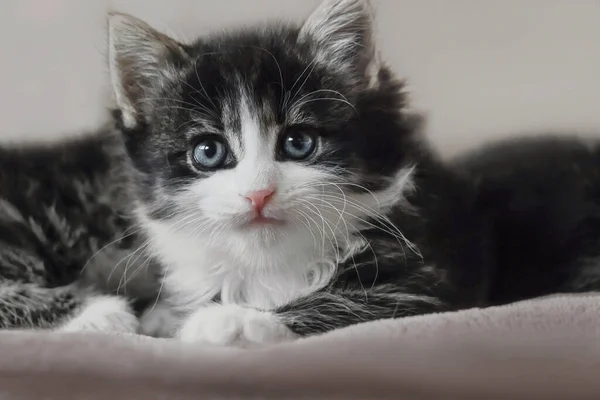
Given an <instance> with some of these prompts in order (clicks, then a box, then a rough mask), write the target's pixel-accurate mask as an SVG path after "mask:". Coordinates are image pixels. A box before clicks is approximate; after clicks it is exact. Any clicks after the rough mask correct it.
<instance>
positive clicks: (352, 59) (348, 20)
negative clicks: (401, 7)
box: [299, 0, 374, 73]
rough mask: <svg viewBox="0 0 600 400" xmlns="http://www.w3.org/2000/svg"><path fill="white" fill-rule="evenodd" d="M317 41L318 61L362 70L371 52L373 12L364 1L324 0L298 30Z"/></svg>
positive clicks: (305, 39) (301, 37)
mask: <svg viewBox="0 0 600 400" xmlns="http://www.w3.org/2000/svg"><path fill="white" fill-rule="evenodd" d="M299 41H301V42H305V43H311V42H312V43H316V46H315V47H316V48H315V51H316V53H317V54H316V55H317V60H321V61H322V62H323V63H327V64H329V65H333V66H334V67H337V68H338V69H342V70H347V69H349V68H350V69H354V70H356V69H359V70H360V71H357V72H361V73H363V72H364V70H365V69H366V68H367V66H368V64H369V63H370V61H371V59H372V58H373V55H374V46H373V11H372V8H371V5H370V3H369V2H368V1H367V0H324V1H323V2H322V3H321V5H320V6H319V7H318V8H317V9H316V10H315V11H314V12H313V13H312V15H311V16H310V17H309V18H308V19H307V20H306V22H305V23H304V25H303V26H302V28H301V29H300V35H299Z"/></svg>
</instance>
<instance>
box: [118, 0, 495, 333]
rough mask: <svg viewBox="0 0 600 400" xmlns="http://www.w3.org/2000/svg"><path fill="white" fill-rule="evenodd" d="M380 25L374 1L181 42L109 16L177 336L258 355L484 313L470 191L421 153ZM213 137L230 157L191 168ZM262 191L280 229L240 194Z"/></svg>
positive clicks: (328, 4)
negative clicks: (291, 141)
mask: <svg viewBox="0 0 600 400" xmlns="http://www.w3.org/2000/svg"><path fill="white" fill-rule="evenodd" d="M371 21H372V15H371V9H370V7H369V4H368V3H367V2H366V1H363V0H328V1H324V2H323V4H322V5H321V6H320V7H319V8H318V9H317V10H316V11H315V12H314V13H313V14H312V15H311V16H310V17H309V18H308V19H307V21H306V22H305V23H304V24H302V25H301V26H291V25H282V24H275V25H270V26H265V27H260V28H254V29H253V28H247V29H243V30H239V31H234V32H229V33H225V34H217V35H212V36H208V37H204V38H200V39H198V40H197V41H195V42H193V43H191V44H182V43H178V42H176V41H175V40H174V39H171V38H168V37H166V36H165V35H163V34H162V33H159V32H157V31H155V30H154V29H152V28H150V27H149V26H148V25H146V24H145V23H143V22H140V21H138V20H136V19H134V18H133V17H129V16H125V15H121V14H115V15H113V16H112V18H111V19H110V23H109V25H110V28H109V31H110V65H111V71H112V80H113V88H114V91H115V99H116V100H117V104H118V106H119V112H120V116H121V120H122V124H123V128H124V133H125V135H126V137H127V147H128V151H129V154H130V155H131V158H132V160H133V163H134V165H135V167H136V168H137V170H138V171H140V173H141V179H140V180H139V181H138V185H137V188H138V193H139V197H140V199H141V201H142V205H141V206H140V207H139V208H138V210H137V213H138V218H139V220H140V222H141V223H142V226H143V227H144V228H145V231H146V234H147V235H148V238H149V241H150V248H151V249H152V251H153V252H154V254H155V256H156V257H157V259H158V260H160V262H161V263H162V264H163V265H164V280H163V288H162V297H163V298H164V301H165V302H167V303H168V305H169V307H170V308H171V310H172V311H173V314H174V316H175V317H174V318H168V319H169V320H170V321H175V326H173V327H171V328H169V329H165V331H167V332H173V331H176V332H178V333H177V335H178V336H179V337H180V338H182V339H183V340H197V341H204V342H210V343H219V344H224V343H227V344H232V342H236V341H237V342H239V343H238V344H244V345H246V344H248V343H249V342H250V343H253V342H256V343H259V342H263V341H266V339H265V338H267V337H268V338H270V339H269V340H278V339H287V338H291V337H294V336H296V335H306V334H314V333H318V332H323V331H326V330H330V329H334V328H337V327H342V326H346V325H349V324H354V323H358V322H362V321H368V320H373V319H378V318H393V317H399V316H408V315H415V314H422V313H427V312H436V311H442V310H447V309H454V308H459V307H464V306H472V305H479V304H481V301H482V300H483V296H484V289H485V287H484V285H483V284H482V282H484V281H485V279H484V278H485V273H486V271H487V269H488V265H489V263H490V260H489V259H488V255H489V253H488V251H487V250H488V249H487V245H488V244H487V242H486V238H487V236H486V235H485V234H482V232H483V230H484V228H485V226H484V224H482V222H481V221H480V220H479V219H478V218H477V215H476V214H475V213H474V211H473V208H472V201H473V200H474V197H473V193H471V191H470V187H469V184H468V182H467V181H465V180H463V179H462V178H461V177H460V176H459V175H457V174H454V173H453V172H451V171H450V170H448V169H447V168H445V166H443V165H442V164H441V163H439V162H438V160H437V159H436V157H435V156H434V155H433V154H432V153H431V152H430V151H429V150H428V148H427V146H426V144H425V143H423V142H422V138H421V137H420V135H419V132H418V129H417V128H418V127H417V126H416V125H415V123H414V119H413V118H412V117H411V116H410V115H409V114H408V113H407V112H406V110H405V103H406V99H405V95H404V93H403V91H402V85H401V84H400V83H399V82H398V81H396V80H395V78H394V77H393V75H392V73H391V72H390V71H389V69H388V68H387V67H386V66H385V65H383V64H381V63H380V62H379V60H378V59H377V58H376V57H375V56H374V55H375V54H376V51H375V47H374V43H373V40H372V36H373V35H372V27H371ZM293 133H301V134H302V133H309V134H311V135H313V136H314V138H315V140H316V149H315V151H314V153H313V154H311V155H310V156H309V157H307V158H306V159H303V160H291V159H289V158H286V156H285V154H284V153H282V143H283V142H282V140H283V139H285V138H286V137H287V136H286V135H290V134H293ZM206 138H216V139H217V140H219V141H221V142H222V143H224V146H226V148H227V150H228V156H227V158H226V159H225V161H224V163H223V165H222V166H221V167H220V168H217V169H215V170H204V169H202V168H200V167H198V166H197V165H195V164H194V148H195V146H196V145H197V144H198V143H202V141H203V140H205V139H206ZM264 189H270V190H274V194H273V196H272V198H271V201H270V202H269V204H268V205H267V206H266V207H265V208H264V210H263V215H264V217H266V218H271V219H276V220H278V221H280V222H282V223H280V224H269V225H259V226H257V225H253V222H252V221H253V218H254V212H253V209H252V206H251V204H250V203H249V202H248V201H247V199H246V198H245V197H246V194H247V193H249V192H253V191H257V190H264ZM164 309H165V307H164V306H161V307H160V312H159V313H158V314H159V315H160V318H161V319H163V318H164ZM151 315H152V311H150V312H149V313H148V314H146V315H145V316H144V318H143V321H144V325H146V324H148V325H149V326H152V328H151V329H148V330H146V331H147V332H148V333H156V329H157V328H156V326H157V324H156V323H155V322H153V319H152V317H151ZM254 319H257V321H254ZM163 320H164V319H163ZM265 325H269V326H270V328H269V329H262V328H261V329H258V331H259V332H262V334H257V333H256V330H255V329H254V327H256V326H261V327H264V326H265ZM223 327H228V328H227V329H222V328H223ZM215 332H216V333H219V332H220V335H222V337H218V336H219V334H215ZM231 332H234V333H231ZM275 336H280V337H278V338H277V337H275ZM233 344H235V343H233Z"/></svg>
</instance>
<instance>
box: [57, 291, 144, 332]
mask: <svg viewBox="0 0 600 400" xmlns="http://www.w3.org/2000/svg"><path fill="white" fill-rule="evenodd" d="M138 327H139V322H138V319H137V317H136V316H135V314H134V313H133V310H132V309H131V306H130V305H129V303H128V301H127V299H125V298H123V297H118V296H90V297H88V298H86V299H85V300H84V301H83V303H82V305H81V307H79V309H78V310H76V311H75V312H74V313H73V314H72V316H71V317H70V318H69V319H68V320H67V321H65V322H64V323H62V324H61V325H60V326H58V327H57V329H56V330H58V331H61V332H79V331H86V332H106V333H137V331H138Z"/></svg>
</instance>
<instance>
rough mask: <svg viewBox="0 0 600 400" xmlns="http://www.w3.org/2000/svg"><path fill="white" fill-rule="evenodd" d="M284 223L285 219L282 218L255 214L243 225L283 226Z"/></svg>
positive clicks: (252, 226)
mask: <svg viewBox="0 0 600 400" xmlns="http://www.w3.org/2000/svg"><path fill="white" fill-rule="evenodd" d="M283 225H285V221H284V220H282V219H277V218H271V217H265V216H264V215H261V214H257V215H255V216H254V218H252V220H250V221H248V223H247V224H245V226H247V227H250V228H254V227H261V226H283Z"/></svg>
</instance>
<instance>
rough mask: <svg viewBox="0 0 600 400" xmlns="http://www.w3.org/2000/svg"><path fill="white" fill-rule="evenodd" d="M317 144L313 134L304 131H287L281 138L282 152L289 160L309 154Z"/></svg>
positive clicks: (305, 156) (298, 158)
mask: <svg viewBox="0 0 600 400" xmlns="http://www.w3.org/2000/svg"><path fill="white" fill-rule="evenodd" d="M316 146H317V139H316V137H315V136H314V135H311V134H309V133H306V132H292V133H288V134H287V135H286V136H285V137H284V138H283V147H282V150H283V154H285V156H286V157H287V158H289V159H291V160H302V159H305V158H307V157H308V156H310V155H311V154H312V153H313V152H314V151H315V148H316Z"/></svg>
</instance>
